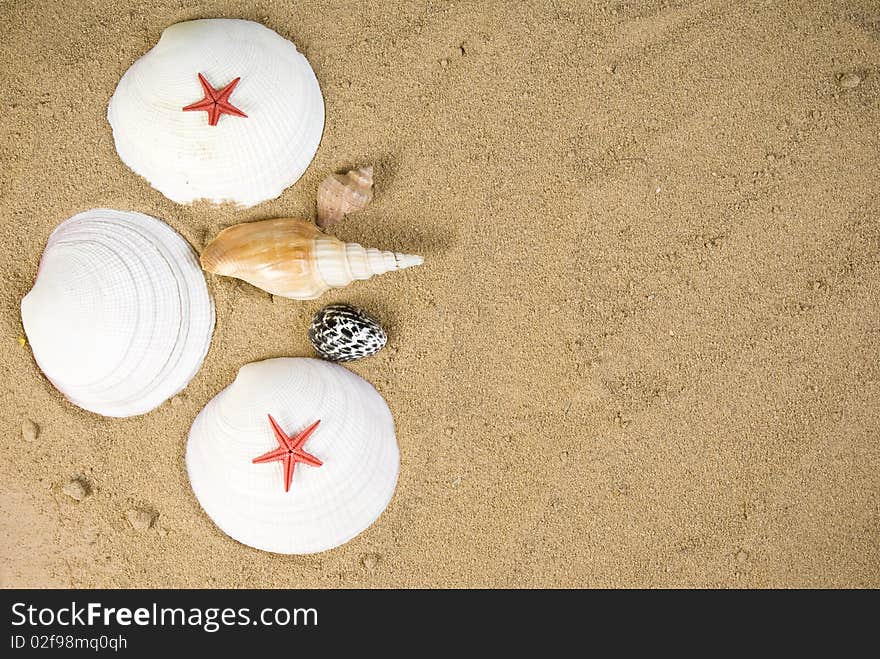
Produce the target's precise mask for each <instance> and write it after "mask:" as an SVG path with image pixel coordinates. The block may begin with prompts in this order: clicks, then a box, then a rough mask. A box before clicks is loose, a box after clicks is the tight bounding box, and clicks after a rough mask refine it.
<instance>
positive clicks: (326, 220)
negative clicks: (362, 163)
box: [318, 167, 373, 227]
mask: <svg viewBox="0 0 880 659" xmlns="http://www.w3.org/2000/svg"><path fill="white" fill-rule="evenodd" d="M372 200H373V168H372V167H361V168H360V169H353V170H351V171H350V172H346V173H345V174H331V175H330V176H328V177H327V178H325V179H324V180H323V181H322V182H321V185H319V186H318V226H319V227H330V226H333V225H334V224H336V223H337V222H339V221H340V220H342V218H343V217H345V216H346V215H349V214H351V213H356V212H357V211H359V210H363V209H364V208H366V206H367V204H369V203H370V202H371V201H372Z"/></svg>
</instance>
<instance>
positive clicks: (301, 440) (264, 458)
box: [253, 414, 324, 492]
mask: <svg viewBox="0 0 880 659" xmlns="http://www.w3.org/2000/svg"><path fill="white" fill-rule="evenodd" d="M269 423H271V424H272V430H274V431H275V439H277V440H278V448H276V449H275V450H272V451H269V452H268V453H264V454H263V455H261V456H260V457H258V458H254V459H253V463H254V464H261V463H263V462H276V461H278V460H281V461H282V462H284V491H285V492H290V481H292V480H293V468H294V467H295V466H296V463H297V462H305V463H306V464H307V465H311V466H313V467H320V466H321V465H322V464H324V463H323V462H321V461H320V460H318V458H316V457H315V456H314V455H312V454H310V453H306V452H305V451H303V450H302V445H303V444H305V443H306V440H307V439H308V438H309V437H310V436H311V434H312V433H313V432H315V428H317V427H318V424H319V423H321V420H320V419H318V420H317V421H315V422H314V423H313V424H312V425H310V426H309V427H308V428H306V429H305V430H303V431H302V432H301V433H300V434H298V435H297V436H295V437H288V436H287V434H286V433H285V432H284V431H283V430H281V426H279V425H278V423H277V422H276V421H275V419H273V418H272V415H271V414H270V415H269Z"/></svg>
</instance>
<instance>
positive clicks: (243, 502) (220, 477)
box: [186, 358, 400, 554]
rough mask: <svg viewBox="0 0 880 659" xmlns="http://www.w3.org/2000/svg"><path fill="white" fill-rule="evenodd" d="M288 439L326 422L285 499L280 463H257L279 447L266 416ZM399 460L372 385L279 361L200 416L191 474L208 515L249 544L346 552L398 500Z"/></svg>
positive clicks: (253, 368)
mask: <svg viewBox="0 0 880 659" xmlns="http://www.w3.org/2000/svg"><path fill="white" fill-rule="evenodd" d="M269 414H271V415H272V417H273V418H274V419H275V420H276V421H277V422H278V424H279V426H280V427H281V428H282V429H283V430H284V432H286V433H287V434H288V435H294V434H296V433H299V432H301V431H302V430H304V429H305V428H307V427H308V426H309V425H311V424H312V423H314V422H315V421H317V420H319V419H320V421H321V423H320V424H319V425H318V427H317V429H316V430H315V431H314V433H313V434H312V435H311V436H310V437H309V439H308V441H307V442H306V443H305V445H304V446H303V449H304V450H305V451H307V452H308V453H310V454H312V455H313V456H315V457H316V458H318V459H319V460H321V461H322V462H323V464H322V465H321V466H320V467H312V466H310V465H307V464H303V463H298V464H297V465H296V467H295V469H294V473H293V482H292V484H291V486H290V491H289V492H285V491H284V484H283V466H282V463H281V462H270V463H263V464H253V463H252V460H253V459H254V458H255V457H257V456H259V455H261V454H263V453H266V452H267V451H270V450H273V449H275V448H277V447H278V443H277V441H276V440H275V437H274V435H273V432H272V429H271V426H270V424H269V420H268V418H267V415H269ZM399 463H400V456H399V452H398V448H397V440H396V438H395V435H394V420H393V419H392V416H391V412H390V410H389V409H388V405H387V404H386V403H385V401H384V399H383V398H382V396H381V395H380V394H379V392H377V391H376V390H375V389H374V388H373V386H372V385H371V384H370V383H369V382H367V381H366V380H364V379H363V378H361V377H359V376H357V375H355V374H354V373H352V372H350V371H348V370H346V369H345V368H343V367H341V366H337V365H335V364H330V363H327V362H324V361H321V360H317V359H307V358H278V359H269V360H266V361H261V362H254V363H251V364H247V365H245V366H244V367H242V368H241V370H240V371H239V372H238V376H237V377H236V378H235V381H234V382H233V383H232V384H230V385H229V386H228V387H227V388H226V389H224V390H223V391H221V392H220V393H219V394H217V396H215V397H214V398H213V399H212V400H211V401H209V402H208V404H207V405H206V406H205V407H204V409H203V410H202V411H201V412H200V413H199V415H198V416H197V417H196V419H195V421H194V422H193V425H192V428H191V429H190V432H189V441H188V443H187V447H186V466H187V470H188V472H189V479H190V483H191V484H192V488H193V492H194V493H195V495H196V498H197V499H198V500H199V503H200V504H201V505H202V508H203V509H204V510H205V512H206V513H207V514H208V516H209V517H210V518H211V519H212V520H214V522H215V523H216V524H217V526H219V527H220V529H221V530H222V531H223V532H224V533H226V534H227V535H229V536H231V537H233V538H235V539H236V540H238V541H239V542H241V543H244V544H246V545H249V546H251V547H256V548H258V549H263V550H265V551H271V552H277V553H283V554H309V553H314V552H319V551H324V550H327V549H331V548H333V547H336V546H338V545H341V544H343V543H345V542H347V541H348V540H350V539H351V538H353V537H354V536H356V535H357V534H359V533H360V532H361V531H363V530H364V529H366V528H367V527H368V526H370V525H371V524H372V523H373V522H374V521H375V520H376V519H377V518H378V517H379V515H381V513H382V511H383V510H385V507H386V506H387V505H388V503H389V502H390V500H391V497H392V495H393V494H394V488H395V486H396V484H397V475H398V470H399Z"/></svg>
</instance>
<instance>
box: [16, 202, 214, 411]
mask: <svg viewBox="0 0 880 659" xmlns="http://www.w3.org/2000/svg"><path fill="white" fill-rule="evenodd" d="M21 320H22V323H23V325H24V330H25V333H26V334H27V338H28V342H29V343H30V344H31V347H32V349H33V354H34V359H36V361H37V364H38V365H39V366H40V368H41V369H42V371H43V373H45V374H46V376H47V377H48V378H49V380H50V381H51V382H52V384H54V385H55V386H56V387H57V388H58V389H59V390H60V391H61V393H63V394H64V395H65V396H66V397H67V398H68V399H69V400H70V401H71V402H73V403H74V404H76V405H79V406H80V407H82V408H84V409H87V410H90V411H92V412H97V413H98V414H103V415H105V416H114V417H123V416H133V415H136V414H143V413H145V412H149V411H150V410H152V409H154V408H155V407H157V406H159V405H161V404H162V402H164V401H165V400H166V399H168V398H170V397H171V396H173V395H174V394H176V393H177V392H179V391H180V390H181V389H183V388H184V387H185V386H186V385H187V384H188V383H189V381H190V380H191V379H192V378H193V376H194V375H195V374H196V372H197V371H198V370H199V367H200V366H201V364H202V361H203V360H204V358H205V354H206V353H207V352H208V346H209V345H210V342H211V333H212V332H213V329H214V303H213V302H212V301H211V298H210V295H209V294H208V288H207V286H206V284H205V279H204V276H203V275H202V271H201V269H200V268H199V262H198V259H197V257H196V254H195V252H194V251H193V250H192V248H191V247H190V246H189V244H187V242H186V241H185V240H184V239H183V238H182V237H181V236H180V235H179V234H178V233H177V232H175V231H174V230H173V229H172V228H171V227H169V226H168V225H167V224H165V223H164V222H162V221H160V220H157V219H156V218H153V217H149V216H148V215H142V214H141V213H129V212H122V211H115V210H109V209H103V208H96V209H93V210H90V211H86V212H84V213H80V214H79V215H75V216H74V217H71V218H70V219H68V220H66V221H65V222H62V223H61V224H60V225H59V226H58V227H57V228H56V229H55V231H54V232H52V235H51V236H50V237H49V241H48V243H47V244H46V249H45V251H44V252H43V257H42V260H41V261H40V269H39V271H38V272H37V279H36V282H35V283H34V287H33V289H32V290H31V291H30V293H28V294H27V295H26V296H25V297H24V299H23V300H22V301H21Z"/></svg>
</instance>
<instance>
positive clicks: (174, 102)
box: [107, 18, 324, 206]
mask: <svg viewBox="0 0 880 659" xmlns="http://www.w3.org/2000/svg"><path fill="white" fill-rule="evenodd" d="M200 73H201V74H203V75H204V76H205V78H206V80H207V81H208V82H209V83H210V84H211V85H212V86H213V87H215V88H216V89H220V88H222V87H224V86H226V85H227V84H228V83H230V82H232V81H233V80H234V79H235V78H239V77H240V78H241V80H240V81H239V83H238V85H237V86H236V87H235V89H234V91H233V92H232V95H231V97H230V98H229V102H230V103H232V104H233V105H234V106H235V107H236V108H238V109H239V110H241V111H242V112H244V113H245V114H246V115H247V117H246V118H245V117H237V116H231V115H223V116H221V117H220V120H219V122H218V123H217V125H215V126H211V125H209V120H208V115H207V114H206V113H205V112H184V111H183V108H184V107H185V106H187V105H190V104H192V103H194V102H196V101H199V100H200V99H201V98H203V96H204V91H203V89H202V86H201V85H200V83H199V79H198V74H200ZM107 119H108V121H109V122H110V125H111V126H112V127H113V139H114V141H115V143H116V151H117V152H118V153H119V157H120V158H121V159H122V161H123V162H125V164H126V165H128V166H129V167H130V168H131V169H132V170H134V172H135V173H137V174H139V175H140V176H143V177H144V178H145V179H147V181H149V183H150V184H151V185H152V186H153V187H155V188H156V189H157V190H159V191H160V192H161V193H162V194H164V195H165V196H166V197H168V198H169V199H171V200H173V201H176V202H178V203H181V204H188V203H192V202H194V201H197V200H199V199H206V200H208V201H211V202H214V203H222V202H233V203H235V204H238V205H241V206H253V205H255V204H258V203H260V202H261V201H265V200H267V199H273V198H275V197H277V196H278V195H280V194H281V193H282V192H283V191H284V189H285V188H286V187H288V186H289V185H292V184H293V183H295V182H296V181H297V180H298V179H299V178H300V176H302V174H303V172H305V170H306V168H307V167H308V166H309V163H310V162H311V161H312V158H313V157H314V155H315V152H316V151H317V149H318V144H319V143H320V141H321V134H322V131H323V128H324V99H323V97H322V96H321V90H320V87H319V86H318V80H317V79H316V78H315V74H314V72H313V71H312V67H311V66H310V65H309V63H308V61H307V60H306V58H305V57H304V56H303V55H302V54H301V53H299V52H298V51H297V49H296V46H295V45H294V44H292V43H291V42H290V41H288V40H287V39H285V38H283V37H282V36H281V35H279V34H277V33H276V32H274V31H272V30H270V29H269V28H267V27H265V26H263V25H260V24H259V23H254V22H252V21H244V20H238V19H219V18H218V19H202V20H195V21H188V22H185V23H177V24H176V25H172V26H170V27H169V28H167V29H166V30H165V31H164V32H163V33H162V37H161V38H160V39H159V42H158V43H157V44H156V46H155V47H154V48H153V49H152V50H150V51H149V52H148V53H146V54H145V55H144V56H143V57H141V58H140V59H139V60H137V61H136V62H135V63H134V64H132V66H131V67H130V68H129V69H128V71H126V72H125V74H124V75H123V76H122V79H121V80H120V81H119V84H118V85H117V87H116V91H115V92H114V94H113V97H112V98H111V99H110V104H109V106H108V108H107Z"/></svg>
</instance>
